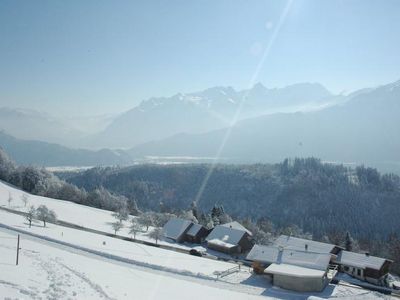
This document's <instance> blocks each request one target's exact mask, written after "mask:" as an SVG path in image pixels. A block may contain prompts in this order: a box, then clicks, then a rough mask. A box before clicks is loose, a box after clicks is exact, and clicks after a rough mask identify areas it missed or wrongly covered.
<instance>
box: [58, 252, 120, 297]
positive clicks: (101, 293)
mask: <svg viewBox="0 0 400 300" xmlns="http://www.w3.org/2000/svg"><path fill="white" fill-rule="evenodd" d="M56 261H57V263H58V264H59V265H60V266H62V267H63V268H65V269H67V270H68V271H70V272H71V273H72V274H74V275H75V276H76V277H78V278H80V279H81V280H83V281H84V282H85V283H87V284H88V285H89V286H90V287H91V288H92V289H93V290H95V291H96V292H97V293H98V294H100V296H102V297H104V298H105V299H107V300H116V299H115V298H111V297H110V296H108V295H107V293H106V292H105V291H104V290H103V289H102V288H101V286H100V285H98V284H97V283H94V282H93V281H91V280H90V279H89V278H88V277H87V276H85V275H84V274H82V273H80V272H78V271H76V270H74V269H72V268H70V267H68V266H67V265H65V264H63V263H62V262H60V260H59V259H56Z"/></svg>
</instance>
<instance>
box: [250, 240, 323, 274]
mask: <svg viewBox="0 0 400 300" xmlns="http://www.w3.org/2000/svg"><path fill="white" fill-rule="evenodd" d="M246 259H248V260H251V261H259V262H261V263H267V264H272V263H276V264H288V265H295V266H300V267H304V268H310V269H315V270H322V271H325V270H326V269H327V268H328V265H329V261H330V259H331V255H330V254H329V253H315V252H309V251H299V250H291V249H283V248H280V247H277V246H261V245H255V246H254V247H253V248H252V249H251V251H250V252H249V254H248V255H247V257H246Z"/></svg>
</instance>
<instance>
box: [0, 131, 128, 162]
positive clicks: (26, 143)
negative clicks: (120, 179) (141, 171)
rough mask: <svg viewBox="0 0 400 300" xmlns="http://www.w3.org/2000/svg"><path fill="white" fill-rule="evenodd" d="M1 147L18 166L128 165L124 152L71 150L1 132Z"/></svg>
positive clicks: (126, 155)
mask: <svg viewBox="0 0 400 300" xmlns="http://www.w3.org/2000/svg"><path fill="white" fill-rule="evenodd" d="M0 147H1V148H3V149H4V150H5V151H6V152H7V153H9V154H10V156H11V157H12V158H13V160H15V161H16V162H17V163H18V164H24V165H37V166H45V167H50V166H99V165H121V164H128V163H130V162H131V161H132V160H131V158H130V156H129V155H128V154H126V153H125V152H124V151H121V150H117V151H113V150H109V149H102V150H98V151H90V150H84V149H71V148H67V147H64V146H61V145H58V144H51V143H47V142H41V141H34V140H21V139H17V138H15V137H13V136H10V135H8V134H6V133H5V132H2V131H0Z"/></svg>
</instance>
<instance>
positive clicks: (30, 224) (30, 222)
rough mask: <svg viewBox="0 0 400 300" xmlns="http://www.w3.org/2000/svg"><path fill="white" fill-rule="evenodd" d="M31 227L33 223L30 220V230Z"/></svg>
mask: <svg viewBox="0 0 400 300" xmlns="http://www.w3.org/2000/svg"><path fill="white" fill-rule="evenodd" d="M31 226H32V221H31V220H29V228H31Z"/></svg>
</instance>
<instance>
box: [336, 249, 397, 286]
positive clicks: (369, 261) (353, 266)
mask: <svg viewBox="0 0 400 300" xmlns="http://www.w3.org/2000/svg"><path fill="white" fill-rule="evenodd" d="M392 262H393V261H391V260H389V259H385V258H380V257H376V256H371V255H369V254H368V253H366V254H361V253H355V252H350V251H341V252H340V253H339V255H338V256H337V257H336V259H335V260H334V263H336V264H338V265H339V270H340V271H341V272H344V273H347V274H349V275H351V276H353V277H355V278H357V279H360V280H365V281H367V282H370V283H372V284H376V285H385V280H386V278H387V275H388V273H389V267H390V265H391V263H392Z"/></svg>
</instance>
